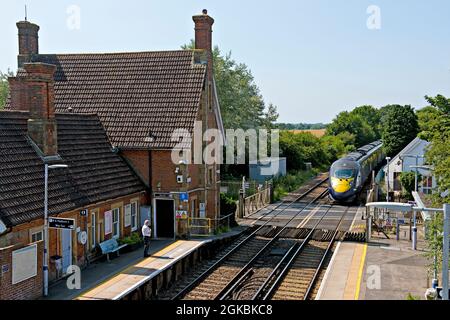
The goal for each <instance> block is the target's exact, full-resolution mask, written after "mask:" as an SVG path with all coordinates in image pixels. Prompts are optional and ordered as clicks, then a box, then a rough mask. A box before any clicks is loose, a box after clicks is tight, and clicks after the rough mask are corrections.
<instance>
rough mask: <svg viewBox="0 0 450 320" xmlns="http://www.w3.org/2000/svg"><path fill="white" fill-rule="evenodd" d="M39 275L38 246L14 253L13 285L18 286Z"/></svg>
mask: <svg viewBox="0 0 450 320" xmlns="http://www.w3.org/2000/svg"><path fill="white" fill-rule="evenodd" d="M36 275H37V245H36V244H34V245H31V246H28V247H24V248H22V249H19V250H15V251H13V252H12V284H17V283H20V282H22V281H25V280H27V279H30V278H33V277H35V276H36Z"/></svg>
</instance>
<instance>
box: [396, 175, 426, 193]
mask: <svg viewBox="0 0 450 320" xmlns="http://www.w3.org/2000/svg"><path fill="white" fill-rule="evenodd" d="M420 179H421V177H420V174H419V175H418V177H417V183H419V182H420ZM415 181H416V174H415V173H414V172H402V173H401V174H400V182H401V183H402V187H403V191H404V196H405V197H406V198H407V199H408V200H413V196H412V192H413V191H414V190H415V187H416V185H415Z"/></svg>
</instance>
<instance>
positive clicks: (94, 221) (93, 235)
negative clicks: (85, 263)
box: [89, 211, 97, 250]
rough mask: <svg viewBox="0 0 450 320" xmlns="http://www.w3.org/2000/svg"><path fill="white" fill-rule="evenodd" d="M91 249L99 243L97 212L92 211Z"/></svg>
mask: <svg viewBox="0 0 450 320" xmlns="http://www.w3.org/2000/svg"><path fill="white" fill-rule="evenodd" d="M89 238H90V239H89V240H90V244H91V249H92V250H93V249H94V248H95V246H96V245H97V212H96V211H91V233H90V235H89Z"/></svg>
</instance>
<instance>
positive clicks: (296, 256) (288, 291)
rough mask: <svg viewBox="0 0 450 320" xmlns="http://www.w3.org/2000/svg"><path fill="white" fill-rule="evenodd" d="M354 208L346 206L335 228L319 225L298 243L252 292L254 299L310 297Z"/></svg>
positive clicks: (342, 235)
mask: <svg viewBox="0 0 450 320" xmlns="http://www.w3.org/2000/svg"><path fill="white" fill-rule="evenodd" d="M349 209H350V208H346V209H345V210H344V212H343V214H342V216H341V218H340V220H339V222H338V223H337V225H336V228H335V230H321V229H320V228H317V226H319V223H318V224H317V225H316V228H314V229H313V230H312V231H311V233H310V234H309V235H308V237H307V238H306V239H304V240H303V241H302V242H301V244H298V245H297V246H294V247H293V248H292V250H291V252H287V253H286V254H285V255H284V257H283V258H282V259H281V260H280V262H279V264H278V265H277V267H276V268H274V269H273V270H272V272H271V274H270V275H269V276H268V277H266V279H265V281H264V283H263V284H262V285H260V286H259V288H258V290H257V291H256V293H255V294H254V295H253V296H252V299H253V300H269V299H271V300H307V299H310V298H312V297H313V296H314V295H315V293H316V289H317V288H316V284H318V280H319V279H320V277H321V276H323V269H324V267H326V266H327V264H328V262H329V259H330V257H331V253H332V252H333V249H334V247H335V242H336V241H337V240H342V239H343V237H344V236H345V232H342V231H339V226H340V225H341V223H342V221H343V219H344V218H345V216H346V215H347V213H348V211H349Z"/></svg>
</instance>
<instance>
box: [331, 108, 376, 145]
mask: <svg viewBox="0 0 450 320" xmlns="http://www.w3.org/2000/svg"><path fill="white" fill-rule="evenodd" d="M360 113H362V109H360V110H357V111H356V112H348V111H344V112H341V113H339V114H338V115H337V116H336V118H335V119H334V120H333V121H332V123H331V124H330V125H328V127H327V134H328V135H338V134H341V133H344V132H347V133H349V134H352V135H354V137H355V144H356V145H357V146H358V147H361V146H363V145H365V144H367V143H370V142H373V141H375V140H377V139H378V136H377V132H376V130H374V128H373V127H372V126H371V125H370V124H369V123H368V121H367V120H366V119H365V118H364V117H363V116H362V115H361V114H360Z"/></svg>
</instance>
